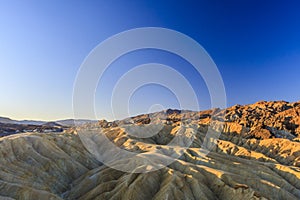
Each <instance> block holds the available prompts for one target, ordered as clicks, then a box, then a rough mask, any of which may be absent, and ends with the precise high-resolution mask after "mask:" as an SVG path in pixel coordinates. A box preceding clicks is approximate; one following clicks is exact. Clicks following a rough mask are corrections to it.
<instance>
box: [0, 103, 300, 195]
mask: <svg viewBox="0 0 300 200" xmlns="http://www.w3.org/2000/svg"><path fill="white" fill-rule="evenodd" d="M299 106H300V104H299V103H288V102H258V103H256V104H252V105H246V106H240V105H236V106H233V107H231V108H228V109H226V110H220V109H214V110H208V111H202V112H192V111H177V110H167V111H164V112H158V113H152V114H145V115H140V116H136V117H133V118H128V119H125V120H121V121H115V122H107V121H104V120H102V121H100V122H99V123H96V124H89V125H85V126H82V127H79V128H77V129H75V128H73V129H70V130H68V131H65V132H63V133H48V134H42V133H26V134H16V135H12V136H7V137H3V138H0V199H1V198H3V199H5V198H6V199H300V143H299V140H298V139H299V134H300V131H299V125H300V122H299V116H300V107H299ZM151 126H154V128H155V127H157V126H159V127H161V128H160V129H159V131H158V132H157V134H155V135H152V136H150V137H138V136H144V135H143V134H144V132H145V131H148V130H149V127H151ZM147 128H148V129H147ZM89 130H93V132H91V134H94V135H91V136H93V138H94V141H97V140H96V139H97V137H98V136H99V135H100V134H101V135H102V136H106V137H107V139H108V140H109V141H110V142H111V143H112V144H113V145H115V146H117V147H119V148H120V149H122V150H126V151H127V152H132V153H138V154H139V155H141V156H143V155H146V154H147V155H153V156H154V158H155V159H161V160H164V159H165V160H168V159H169V158H170V157H172V162H170V163H168V164H167V165H166V166H163V167H160V168H159V169H157V170H152V171H151V170H150V171H149V172H148V173H136V172H139V171H138V170H139V169H141V168H145V169H147V168H149V167H151V165H152V164H153V163H152V162H150V160H148V158H149V157H147V156H145V157H144V158H145V159H144V160H143V162H140V161H139V163H137V160H135V159H122V157H120V158H118V159H117V160H115V162H114V163H110V165H106V164H104V163H102V162H100V161H99V160H98V159H97V158H98V157H97V155H95V154H93V152H92V153H91V151H90V149H89V148H87V146H85V145H84V143H83V141H82V140H81V139H82V138H81V137H82V135H80V134H81V133H83V132H84V131H89ZM139 130H143V131H144V132H140V135H139ZM151 130H155V129H153V128H151V129H150V131H151ZM182 130H184V131H182ZM191 130H192V131H191ZM217 131H220V132H219V133H220V134H216V133H218V132H217ZM191 132H192V133H193V134H191ZM132 133H134V134H132ZM78 134H79V135H78ZM214 134H216V135H214ZM178 135H180V136H181V138H180V139H181V140H182V141H181V142H182V143H179V144H178V145H177V146H176V145H175V146H174V145H170V142H172V141H173V139H174V138H176V137H177V136H178ZM215 136H217V137H215ZM80 138H81V139H80ZM191 138H192V140H191V141H192V142H191V143H190V144H188V145H187V146H186V144H187V143H188V142H186V141H189V139H191ZM104 145H105V144H102V147H103V146H104ZM100 146H101V145H100ZM104 150H105V149H104ZM106 150H107V151H109V150H110V149H106ZM162 152H165V153H166V152H168V153H170V154H167V153H166V154H161V153H162ZM104 153H105V152H104ZM166 155H170V156H169V157H168V156H166ZM116 156H118V155H116ZM117 166H123V167H124V169H127V168H128V169H133V170H132V173H129V172H128V171H126V170H117V169H116V168H118V167H117ZM136 168H139V169H136Z"/></svg>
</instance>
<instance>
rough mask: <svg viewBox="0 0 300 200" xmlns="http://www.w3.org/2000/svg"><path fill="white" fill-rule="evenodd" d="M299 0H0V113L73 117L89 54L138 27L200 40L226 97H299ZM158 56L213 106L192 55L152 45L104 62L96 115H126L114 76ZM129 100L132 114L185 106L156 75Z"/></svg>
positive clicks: (233, 100)
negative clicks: (114, 96)
mask: <svg viewBox="0 0 300 200" xmlns="http://www.w3.org/2000/svg"><path fill="white" fill-rule="evenodd" d="M299 9H300V2H299V1H296V0H295V1H279V0H275V1H271V0H270V1H258V0H244V1H240V0H237V1H232V0H229V1H215V0H206V1H154V0H149V1H143V0H130V1H116V0H112V1H92V0H88V1H67V0H63V1H58V0H53V1H37V0H36V1H30V0H24V1H21V0H20V1H15V0H11V1H6V0H0V91H1V98H0V116H4V117H10V118H14V119H39V120H56V119H63V118H72V117H73V108H72V94H73V86H74V82H75V80H76V76H77V74H78V71H79V69H80V66H81V64H82V63H83V61H84V59H85V58H86V57H87V56H88V55H89V53H90V52H91V51H92V50H93V49H94V48H95V47H96V46H97V45H98V44H100V43H101V42H103V41H104V40H105V39H107V38H109V37H111V36H113V35H115V34H117V33H120V32H123V31H126V30H129V29H133V28H140V27H162V28H168V29H172V30H176V31H178V32H181V33H183V34H186V35H187V36H189V37H191V38H193V39H194V40H195V41H197V42H198V43H199V44H200V45H202V46H203V48H204V49H205V50H206V51H207V53H208V54H209V55H210V57H211V58H212V59H213V61H214V62H215V64H216V66H217V67H218V70H219V72H220V74H221V76H222V79H223V82H224V85H225V89H226V96H227V106H232V105H234V104H250V103H254V102H256V101H260V100H267V101H270V100H285V101H290V102H295V101H299V100H300V93H299V86H300V78H299V74H300V20H299V19H300V12H299ZM153 62H156V63H162V64H165V65H168V66H172V67H173V68H174V69H176V70H177V71H178V72H180V73H181V74H183V76H184V77H185V78H186V79H187V80H189V82H190V84H191V85H192V87H193V89H194V90H195V91H196V94H197V97H198V100H199V105H200V109H201V110H205V109H209V108H210V107H211V100H210V98H209V97H210V96H209V93H208V90H207V86H206V85H205V82H204V81H203V78H202V77H201V76H199V75H197V74H196V73H195V70H194V69H193V66H191V65H190V63H188V62H186V60H184V59H182V58H180V57H178V56H177V55H174V54H172V53H169V52H164V51H161V50H155V49H146V50H140V51H136V52H130V53H128V54H126V55H124V56H122V57H120V58H119V59H118V60H116V61H115V62H114V63H112V64H111V66H110V67H109V68H108V70H107V71H106V73H105V74H104V75H103V77H102V79H101V81H100V82H99V85H98V87H97V90H96V91H95V112H96V114H97V117H98V118H107V119H114V118H121V117H124V116H122V115H118V114H116V116H114V115H112V113H111V110H112V108H111V107H110V104H111V100H110V97H111V92H112V90H113V87H114V85H115V84H116V83H117V81H118V80H119V79H120V77H122V74H124V73H126V72H127V71H128V70H130V69H132V68H133V67H135V66H137V65H141V64H144V63H153ZM167 76H168V75H166V77H167ZM168 78H172V77H168ZM125 101H126V102H127V103H128V105H127V104H126V106H128V109H129V110H130V114H132V115H134V114H139V113H143V112H148V111H151V109H154V110H155V109H161V108H169V107H170V108H177V107H179V102H178V100H176V94H174V93H172V91H170V90H169V89H168V88H165V87H162V86H160V85H145V86H143V87H141V88H139V89H138V90H137V91H136V92H135V93H134V94H133V95H132V97H131V99H129V100H124V99H118V100H116V104H117V105H118V103H119V104H120V105H121V103H124V102H125ZM122 105H123V104H122ZM157 105H158V106H157ZM186 109H189V108H188V107H187V108H186ZM115 112H117V111H115Z"/></svg>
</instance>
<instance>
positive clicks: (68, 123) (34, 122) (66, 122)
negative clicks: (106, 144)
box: [0, 117, 96, 126]
mask: <svg viewBox="0 0 300 200" xmlns="http://www.w3.org/2000/svg"><path fill="white" fill-rule="evenodd" d="M90 122H96V121H95V120H88V119H63V120H57V121H37V120H14V119H10V118H8V117H0V123H4V124H19V125H37V126H40V125H45V124H48V123H57V124H59V125H61V126H74V125H75V124H76V125H83V124H85V123H90Z"/></svg>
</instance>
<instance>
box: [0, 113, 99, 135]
mask: <svg viewBox="0 0 300 200" xmlns="http://www.w3.org/2000/svg"><path fill="white" fill-rule="evenodd" d="M93 122H96V121H93V120H86V119H76V120H74V119H64V120H58V121H50V122H47V121H35V120H13V119H10V118H7V117H0V137H3V136H8V135H12V134H16V133H26V132H39V133H46V132H62V131H64V130H66V129H68V128H70V127H72V126H75V125H83V124H86V123H93Z"/></svg>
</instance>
